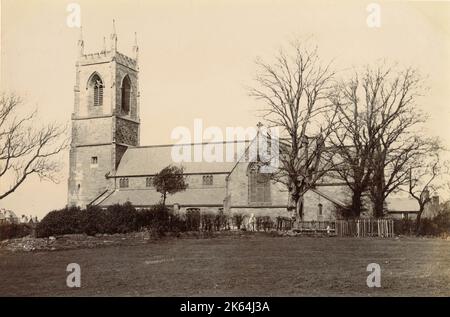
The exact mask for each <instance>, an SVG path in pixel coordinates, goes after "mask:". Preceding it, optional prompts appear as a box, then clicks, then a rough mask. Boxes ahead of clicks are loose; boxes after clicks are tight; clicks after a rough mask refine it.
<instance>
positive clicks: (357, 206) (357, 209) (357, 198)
mask: <svg viewBox="0 0 450 317" xmlns="http://www.w3.org/2000/svg"><path fill="white" fill-rule="evenodd" d="M361 196H362V191H360V190H355V191H353V196H352V207H351V208H352V210H351V216H352V217H355V218H356V217H359V216H360V214H361V209H362V202H361Z"/></svg>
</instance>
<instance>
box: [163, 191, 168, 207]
mask: <svg viewBox="0 0 450 317" xmlns="http://www.w3.org/2000/svg"><path fill="white" fill-rule="evenodd" d="M166 197H167V194H166V193H164V194H163V206H166Z"/></svg>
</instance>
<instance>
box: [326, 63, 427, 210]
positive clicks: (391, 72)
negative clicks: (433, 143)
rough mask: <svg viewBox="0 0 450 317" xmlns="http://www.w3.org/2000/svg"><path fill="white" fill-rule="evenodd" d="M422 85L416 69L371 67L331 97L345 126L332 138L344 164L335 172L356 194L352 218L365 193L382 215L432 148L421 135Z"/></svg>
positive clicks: (341, 86) (422, 118)
mask: <svg viewBox="0 0 450 317" xmlns="http://www.w3.org/2000/svg"><path fill="white" fill-rule="evenodd" d="M420 83H421V80H420V78H419V76H418V74H417V72H416V71H415V70H413V69H411V68H407V69H405V70H400V71H399V70H397V69H396V68H395V67H387V66H384V65H382V66H377V67H375V68H369V67H367V68H366V69H365V70H364V72H363V73H362V75H358V74H355V75H354V76H353V78H351V79H350V80H348V81H347V82H344V83H342V84H340V85H338V87H337V89H336V91H335V93H334V94H333V95H332V98H331V101H332V102H333V104H335V105H336V106H337V107H338V109H339V112H338V121H339V122H340V125H339V129H338V130H336V132H335V133H333V136H332V138H331V143H332V144H333V146H334V148H335V153H336V154H338V156H339V157H340V159H341V162H340V163H342V165H341V167H342V168H337V169H336V172H337V173H338V175H339V176H340V177H341V178H342V179H344V180H345V182H346V183H347V185H348V186H349V188H350V189H351V191H352V205H351V208H352V211H353V216H358V215H359V213H360V211H361V207H362V196H363V195H364V194H365V192H366V191H367V192H368V194H369V197H370V198H371V201H372V203H373V209H374V214H375V216H377V217H380V216H382V215H383V213H384V209H385V207H384V206H385V200H386V198H387V197H388V196H389V195H390V194H391V193H392V192H394V191H397V190H398V189H399V187H400V186H401V185H403V184H405V182H406V181H407V179H408V166H409V163H410V162H411V161H413V160H414V159H415V157H416V156H418V155H420V154H421V153H423V152H424V151H426V150H427V148H428V140H426V139H424V138H423V137H421V136H420V135H418V134H417V132H418V131H417V130H418V128H419V127H420V125H421V124H422V123H423V122H424V121H425V120H426V117H425V116H424V115H423V114H422V113H420V111H418V109H417V108H416V104H415V102H416V99H417V97H418V96H419V92H420V91H421V86H420Z"/></svg>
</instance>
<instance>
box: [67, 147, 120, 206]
mask: <svg viewBox="0 0 450 317" xmlns="http://www.w3.org/2000/svg"><path fill="white" fill-rule="evenodd" d="M113 151H114V148H113V147H112V146H111V145H102V146H86V147H78V148H76V149H74V148H71V150H70V173H69V193H68V195H69V199H68V203H69V205H78V206H81V207H85V206H86V204H88V203H90V202H91V201H92V200H94V199H95V198H96V197H97V196H98V195H100V194H101V193H102V192H103V191H105V190H106V189H107V188H108V187H111V186H112V185H113V184H112V180H110V179H107V178H106V177H105V175H106V174H107V173H108V172H111V171H112V170H113V169H112V165H113V164H114V163H113V162H112V158H113V157H114V154H113ZM92 157H97V164H93V163H92Z"/></svg>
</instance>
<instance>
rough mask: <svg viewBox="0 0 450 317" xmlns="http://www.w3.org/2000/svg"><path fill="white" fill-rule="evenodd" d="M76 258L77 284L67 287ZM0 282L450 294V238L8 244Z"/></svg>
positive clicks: (102, 289)
mask: <svg viewBox="0 0 450 317" xmlns="http://www.w3.org/2000/svg"><path fill="white" fill-rule="evenodd" d="M72 262H75V263H78V264H80V266H81V284H82V285H81V288H79V289H70V288H68V287H67V286H66V277H67V275H68V274H69V273H67V272H66V266H67V264H69V263H72ZM372 262H374V263H378V264H380V266H381V285H382V287H381V288H378V289H373V288H368V287H367V286H366V278H367V276H368V274H369V272H366V267H367V265H368V264H369V263H372ZM0 281H1V285H0V295H2V296H11V295H24V296H50V295H56V296H85V295H87V296H92V295H94V296H101V295H105V296H108V295H115V296H116V295H118V296H122V295H125V296H128V295H137V296H329V295H337V296H342V295H350V296H357V295H359V296H402V295H405V296H406V295H407V296H417V295H422V296H436V295H438V296H450V241H445V240H437V239H416V238H402V239H398V240H394V239H390V240H383V239H352V238H308V237H304V238H299V237H269V236H266V235H245V236H240V237H239V236H227V237H219V238H213V239H163V240H160V241H157V242H151V243H147V244H136V245H121V246H110V247H103V248H95V249H77V250H66V251H53V252H34V253H19V252H18V253H10V252H7V251H4V250H2V251H0Z"/></svg>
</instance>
